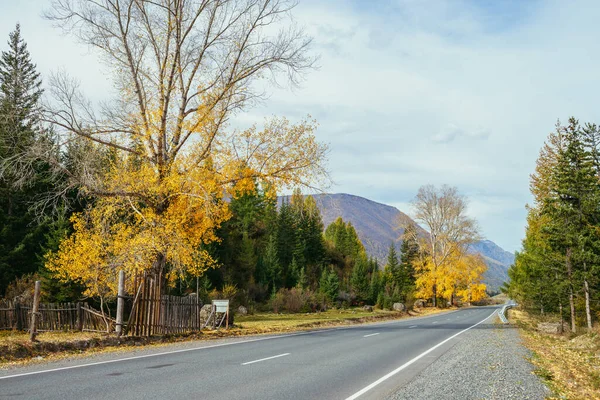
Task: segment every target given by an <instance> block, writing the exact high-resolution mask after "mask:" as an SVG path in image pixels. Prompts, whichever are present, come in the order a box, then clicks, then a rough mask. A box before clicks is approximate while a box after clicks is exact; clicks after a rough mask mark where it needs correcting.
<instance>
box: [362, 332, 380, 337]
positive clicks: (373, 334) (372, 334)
mask: <svg viewBox="0 0 600 400" xmlns="http://www.w3.org/2000/svg"><path fill="white" fill-rule="evenodd" d="M375 335H379V333H371V334H370V335H365V336H363V337H369V336H375Z"/></svg>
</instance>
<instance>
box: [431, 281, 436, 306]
mask: <svg viewBox="0 0 600 400" xmlns="http://www.w3.org/2000/svg"><path fill="white" fill-rule="evenodd" d="M432 289H433V299H432V300H433V306H434V307H437V285H436V284H435V283H434V284H433V288H432Z"/></svg>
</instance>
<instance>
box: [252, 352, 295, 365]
mask: <svg viewBox="0 0 600 400" xmlns="http://www.w3.org/2000/svg"><path fill="white" fill-rule="evenodd" d="M289 355H290V353H283V354H277V355H276V356H271V357H267V358H261V359H260V360H254V361H248V362H245V363H242V365H249V364H254V363H257V362H261V361H267V360H272V359H274V358H279V357H285V356H289Z"/></svg>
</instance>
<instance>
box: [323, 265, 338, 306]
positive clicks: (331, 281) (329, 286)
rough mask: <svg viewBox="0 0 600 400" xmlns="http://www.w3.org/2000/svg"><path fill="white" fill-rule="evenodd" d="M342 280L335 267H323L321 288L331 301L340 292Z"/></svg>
mask: <svg viewBox="0 0 600 400" xmlns="http://www.w3.org/2000/svg"><path fill="white" fill-rule="evenodd" d="M339 288H340V281H339V277H338V275H337V273H336V272H335V271H334V269H333V267H331V268H329V269H327V268H324V269H323V273H322V275H321V279H320V280H319V289H320V291H321V293H323V294H325V296H326V297H327V298H328V299H329V301H335V300H336V299H337V297H338V294H339Z"/></svg>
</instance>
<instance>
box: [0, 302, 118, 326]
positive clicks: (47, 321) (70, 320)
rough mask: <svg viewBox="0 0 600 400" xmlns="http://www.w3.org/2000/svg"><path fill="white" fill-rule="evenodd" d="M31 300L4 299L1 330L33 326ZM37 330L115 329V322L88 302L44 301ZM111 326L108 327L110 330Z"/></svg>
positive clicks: (0, 316)
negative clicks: (27, 301)
mask: <svg viewBox="0 0 600 400" xmlns="http://www.w3.org/2000/svg"><path fill="white" fill-rule="evenodd" d="M32 308H33V306H32V304H31V303H20V302H18V301H11V300H2V301H0V329H16V330H27V329H29V322H30V319H31V309H32ZM38 312H39V318H38V322H37V325H38V326H37V330H38V331H40V332H44V331H64V330H78V331H98V332H107V331H109V332H110V331H113V330H114V326H115V324H114V321H113V320H112V319H111V318H109V317H104V316H102V314H101V313H100V312H98V311H96V310H94V309H93V308H91V307H90V306H88V305H87V303H81V302H80V303H40V305H39V309H38ZM107 325H108V329H107Z"/></svg>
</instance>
